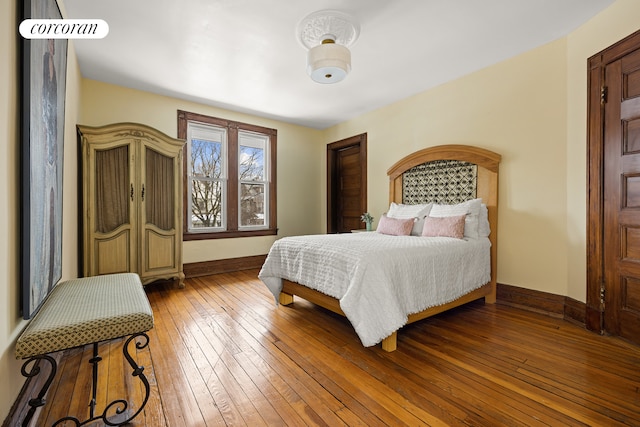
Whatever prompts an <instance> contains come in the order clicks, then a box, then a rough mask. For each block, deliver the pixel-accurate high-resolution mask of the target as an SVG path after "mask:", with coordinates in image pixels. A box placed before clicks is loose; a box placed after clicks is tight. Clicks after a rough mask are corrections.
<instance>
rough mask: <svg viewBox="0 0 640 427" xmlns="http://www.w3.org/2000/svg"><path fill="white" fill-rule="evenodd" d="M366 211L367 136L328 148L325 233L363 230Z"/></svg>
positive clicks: (362, 135) (355, 137)
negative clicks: (362, 220) (362, 218)
mask: <svg viewBox="0 0 640 427" xmlns="http://www.w3.org/2000/svg"><path fill="white" fill-rule="evenodd" d="M366 210H367V134H361V135H356V136H352V137H350V138H346V139H343V140H340V141H337V142H333V143H331V144H329V145H328V146H327V232H328V233H349V232H351V230H354V229H359V228H364V223H362V222H361V221H360V217H361V216H362V214H363V213H364V212H365V211H366Z"/></svg>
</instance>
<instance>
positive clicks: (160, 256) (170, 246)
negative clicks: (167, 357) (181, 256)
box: [143, 230, 177, 273]
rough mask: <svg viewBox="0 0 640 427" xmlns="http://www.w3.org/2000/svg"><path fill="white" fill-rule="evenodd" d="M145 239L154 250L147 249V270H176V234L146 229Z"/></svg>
mask: <svg viewBox="0 0 640 427" xmlns="http://www.w3.org/2000/svg"><path fill="white" fill-rule="evenodd" d="M145 241H146V242H148V244H149V246H150V247H152V248H153V251H146V254H147V258H146V260H145V263H144V265H145V271H144V272H143V273H147V272H153V271H155V270H160V269H163V270H175V269H176V268H177V266H176V262H175V261H176V253H175V247H176V239H175V235H174V234H169V235H162V234H160V233H157V232H155V231H153V230H147V231H146V237H145Z"/></svg>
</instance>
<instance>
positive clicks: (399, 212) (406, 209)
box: [387, 202, 433, 236]
mask: <svg viewBox="0 0 640 427" xmlns="http://www.w3.org/2000/svg"><path fill="white" fill-rule="evenodd" d="M432 205H433V204H432V203H423V204H418V205H404V204H402V203H394V202H391V206H389V212H387V216H388V217H389V218H400V219H407V218H417V220H416V221H415V222H414V223H413V229H412V230H411V235H412V236H419V235H420V234H421V233H422V228H423V226H424V218H425V217H426V216H427V215H429V211H430V210H431V206H432Z"/></svg>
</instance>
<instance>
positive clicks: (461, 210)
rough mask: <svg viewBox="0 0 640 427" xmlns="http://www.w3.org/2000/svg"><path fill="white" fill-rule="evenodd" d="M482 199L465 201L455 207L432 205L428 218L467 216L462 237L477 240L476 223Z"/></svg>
mask: <svg viewBox="0 0 640 427" xmlns="http://www.w3.org/2000/svg"><path fill="white" fill-rule="evenodd" d="M481 204H482V199H473V200H467V201H466V202H462V203H458V204H457V205H433V207H432V208H431V212H429V216H435V217H445V216H458V215H465V214H466V215H467V217H466V218H465V220H464V237H468V238H470V239H477V238H478V236H479V232H478V228H479V227H478V222H479V216H480V205H481Z"/></svg>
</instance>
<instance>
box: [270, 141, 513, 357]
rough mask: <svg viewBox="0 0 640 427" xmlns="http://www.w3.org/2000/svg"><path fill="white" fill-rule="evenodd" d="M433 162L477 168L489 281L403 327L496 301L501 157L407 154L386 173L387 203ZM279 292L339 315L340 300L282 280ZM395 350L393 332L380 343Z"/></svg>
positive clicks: (435, 150) (442, 150)
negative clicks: (408, 176) (405, 180)
mask: <svg viewBox="0 0 640 427" xmlns="http://www.w3.org/2000/svg"><path fill="white" fill-rule="evenodd" d="M436 160H460V161H465V162H469V163H473V164H475V165H477V167H478V168H477V184H476V197H480V198H482V201H483V203H485V204H486V205H487V210H488V212H489V225H490V226H491V234H490V235H489V240H490V241H491V281H489V282H488V283H486V284H485V285H484V286H482V287H480V288H478V289H476V290H474V291H472V292H470V293H468V294H465V295H463V296H461V297H460V298H458V299H456V300H454V301H451V302H449V303H447V304H443V305H439V306H436V307H431V308H428V309H426V310H424V311H421V312H419V313H415V314H411V315H409V320H408V321H407V324H409V323H413V322H416V321H418V320H421V319H425V318H427V317H430V316H433V315H435V314H438V313H442V312H443V311H446V310H449V309H451V308H454V307H458V306H460V305H463V304H466V303H468V302H471V301H474V300H476V299H479V298H482V297H484V299H485V302H486V303H488V304H493V303H495V301H496V271H497V265H498V263H497V253H498V166H499V164H500V160H501V156H500V155H499V154H497V153H494V152H492V151H489V150H485V149H483V148H478V147H473V146H467V145H439V146H435V147H431V148H425V149H424V150H420V151H417V152H415V153H412V154H409V155H408V156H406V157H405V158H403V159H401V160H400V161H398V162H397V163H396V164H394V165H393V166H392V167H391V168H389V170H388V171H387V175H388V176H389V202H396V203H402V177H403V174H404V172H406V171H407V170H409V169H411V168H413V167H415V166H418V165H421V164H423V163H428V162H432V161H436ZM282 282H283V287H282V292H281V293H280V297H279V302H280V304H283V305H289V304H291V303H293V296H294V295H297V296H298V297H300V298H303V299H305V300H307V301H310V302H312V303H314V304H317V305H319V306H321V307H324V308H326V309H328V310H331V311H333V312H334V313H338V314H340V315H342V316H344V315H345V314H344V313H343V311H342V309H341V308H340V301H339V300H337V299H335V298H332V297H330V296H328V295H325V294H323V293H321V292H318V291H315V290H313V289H311V288H308V287H306V286H303V285H300V284H298V283H294V282H291V281H288V280H284V279H283V281H282ZM396 348H397V331H395V332H393V333H392V334H391V335H389V336H388V337H387V338H385V339H383V340H382V349H383V350H385V351H394V350H395V349H396Z"/></svg>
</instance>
